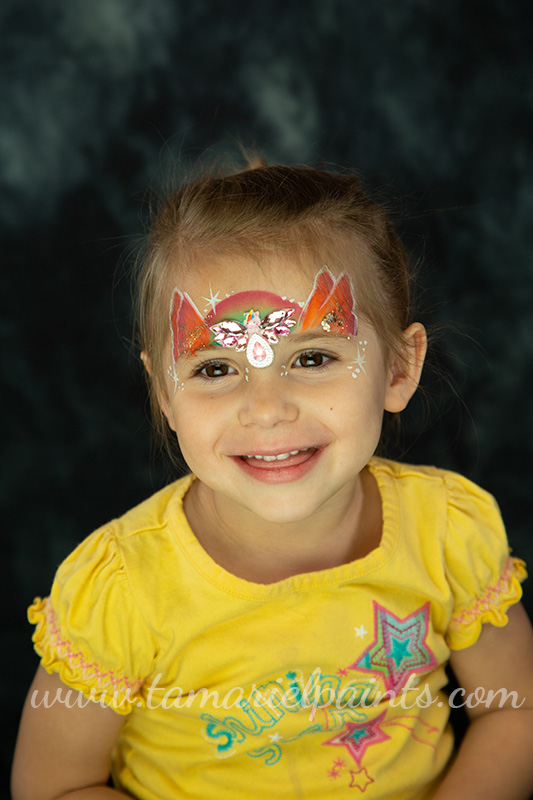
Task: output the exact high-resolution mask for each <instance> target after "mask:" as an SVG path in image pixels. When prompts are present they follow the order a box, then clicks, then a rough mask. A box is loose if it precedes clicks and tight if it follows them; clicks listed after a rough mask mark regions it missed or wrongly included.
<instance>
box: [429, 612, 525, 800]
mask: <svg viewBox="0 0 533 800" xmlns="http://www.w3.org/2000/svg"><path fill="white" fill-rule="evenodd" d="M508 616H509V622H508V624H507V625H506V626H505V627H504V628H497V627H494V626H493V625H484V626H483V630H482V633H481V636H480V637H479V639H478V641H477V642H476V644H474V645H472V647H468V648H466V649H465V650H457V651H454V652H453V653H452V656H451V658H450V664H451V666H452V668H453V671H454V673H455V675H456V677H457V680H458V682H459V684H460V686H462V687H463V689H464V691H465V694H464V695H462V696H461V700H459V698H457V703H459V702H461V701H462V702H464V701H466V698H467V697H468V696H469V695H471V696H472V698H474V693H475V692H476V690H477V693H478V694H477V698H480V697H481V696H482V692H483V690H484V691H485V694H484V697H485V699H487V692H488V691H489V690H491V689H492V690H493V691H494V692H497V691H498V690H499V689H506V690H507V692H509V693H510V692H516V695H517V697H516V699H513V696H512V695H510V696H509V697H508V699H507V700H506V702H505V703H504V705H503V706H502V708H499V704H500V700H501V698H502V693H501V692H500V693H499V694H495V696H494V698H493V700H492V703H488V705H483V704H481V703H479V704H477V705H475V706H474V707H472V708H470V709H469V708H468V707H467V713H468V716H469V718H470V725H469V728H468V730H467V732H466V735H465V738H464V740H463V742H462V744H461V747H460V748H459V752H458V754H457V756H456V759H455V761H454V762H453V764H452V766H451V768H450V771H449V772H448V775H447V777H446V778H445V780H444V781H443V783H442V784H441V786H440V787H439V789H438V790H437V792H436V794H435V795H434V800H493V798H494V800H527V799H528V798H529V797H530V795H531V792H532V791H533V759H532V757H531V754H532V753H533V631H532V628H531V624H530V622H529V619H528V617H527V614H526V612H525V611H524V609H523V607H522V605H521V604H518V605H516V606H513V607H512V608H510V609H509V613H508ZM513 702H514V705H515V706H517V705H519V704H521V706H520V708H516V707H515V708H513V707H512V704H513ZM474 703H475V700H474Z"/></svg>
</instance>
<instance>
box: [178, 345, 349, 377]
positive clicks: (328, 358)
mask: <svg viewBox="0 0 533 800" xmlns="http://www.w3.org/2000/svg"><path fill="white" fill-rule="evenodd" d="M317 356H320V357H321V358H324V359H325V361H324V363H322V364H318V365H317V366H312V365H308V366H303V365H302V366H301V367H298V368H299V369H305V370H312V371H313V372H322V370H325V369H327V368H328V366H329V365H330V364H331V363H332V362H333V361H338V360H339V358H338V356H334V355H332V354H331V353H326V352H324V351H323V350H305V351H304V352H303V353H300V354H299V355H298V356H297V358H296V359H295V361H294V362H293V365H292V366H293V367H295V366H296V364H297V362H298V361H300V359H302V358H306V357H309V358H313V357H317ZM209 367H215V368H216V367H228V368H229V369H233V370H234V367H230V365H229V364H228V363H227V361H221V360H218V359H213V360H212V361H204V363H203V364H199V365H198V366H197V367H196V369H195V370H194V371H193V377H198V378H201V379H202V380H204V381H208V382H211V381H216V380H218V379H220V378H226V377H228V375H233V374H235V372H227V373H226V374H225V375H212V376H209V375H206V374H205V373H204V370H206V369H208V368H209Z"/></svg>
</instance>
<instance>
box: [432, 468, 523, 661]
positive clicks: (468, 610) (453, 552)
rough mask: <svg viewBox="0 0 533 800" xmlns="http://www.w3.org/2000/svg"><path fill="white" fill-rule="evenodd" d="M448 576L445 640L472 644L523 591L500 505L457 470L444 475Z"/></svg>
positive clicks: (503, 618) (456, 646) (499, 622)
mask: <svg viewBox="0 0 533 800" xmlns="http://www.w3.org/2000/svg"><path fill="white" fill-rule="evenodd" d="M446 484H447V492H448V534H447V540H446V545H445V559H446V569H447V578H448V582H449V584H450V586H451V589H452V593H453V597H454V608H453V612H452V616H451V620H450V623H449V626H448V632H447V637H446V638H447V643H448V646H449V647H450V648H451V649H452V650H462V649H463V648H465V647H470V645H473V644H474V643H475V642H476V641H477V639H478V637H479V635H480V633H481V628H482V625H483V624H485V623H491V624H492V625H496V626H498V627H502V626H504V625H506V624H507V621H508V619H507V610H508V609H509V607H510V606H512V605H513V604H514V603H517V602H519V600H520V598H521V596H522V587H521V585H520V583H521V582H522V581H523V580H524V579H525V578H526V577H527V573H526V569H525V564H524V562H523V561H521V560H520V559H518V558H513V557H512V556H511V555H510V551H509V545H508V542H507V536H506V533H505V528H504V525H503V521H502V518H501V515H500V511H499V508H498V505H497V503H496V501H495V499H494V498H493V497H492V495H490V494H488V492H485V491H484V490H483V489H481V488H480V487H479V486H476V484H474V483H472V482H471V481H469V480H467V479H466V478H463V477H462V476H460V475H452V474H449V475H448V476H447V477H446Z"/></svg>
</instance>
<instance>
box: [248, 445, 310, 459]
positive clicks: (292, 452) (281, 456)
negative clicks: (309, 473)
mask: <svg viewBox="0 0 533 800" xmlns="http://www.w3.org/2000/svg"><path fill="white" fill-rule="evenodd" d="M306 450H309V448H308V447H303V448H302V449H301V450H290V451H289V452H288V453H280V454H279V456H246V458H259V459H260V460H261V461H283V460H284V459H286V458H289V456H297V455H298V453H305V451H306Z"/></svg>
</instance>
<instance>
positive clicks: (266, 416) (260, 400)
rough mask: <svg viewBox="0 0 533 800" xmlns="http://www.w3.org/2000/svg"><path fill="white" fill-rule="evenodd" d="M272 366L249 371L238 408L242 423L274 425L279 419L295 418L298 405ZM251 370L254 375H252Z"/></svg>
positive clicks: (290, 419)
mask: <svg viewBox="0 0 533 800" xmlns="http://www.w3.org/2000/svg"><path fill="white" fill-rule="evenodd" d="M275 369H276V367H275V366H274V365H272V366H271V367H267V368H266V369H257V368H254V369H252V370H250V375H249V378H248V381H247V382H246V384H245V386H244V390H243V395H242V404H241V408H240V410H239V422H240V423H241V425H245V426H249V425H257V426H259V427H261V428H273V427H274V426H275V425H278V424H280V423H282V422H294V421H295V420H296V419H297V418H298V405H297V403H296V401H295V398H294V397H293V394H292V392H291V390H290V386H289V381H288V380H287V378H286V377H282V376H281V375H279V374H276V373H275V372H274V370H275ZM252 373H254V374H252Z"/></svg>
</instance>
